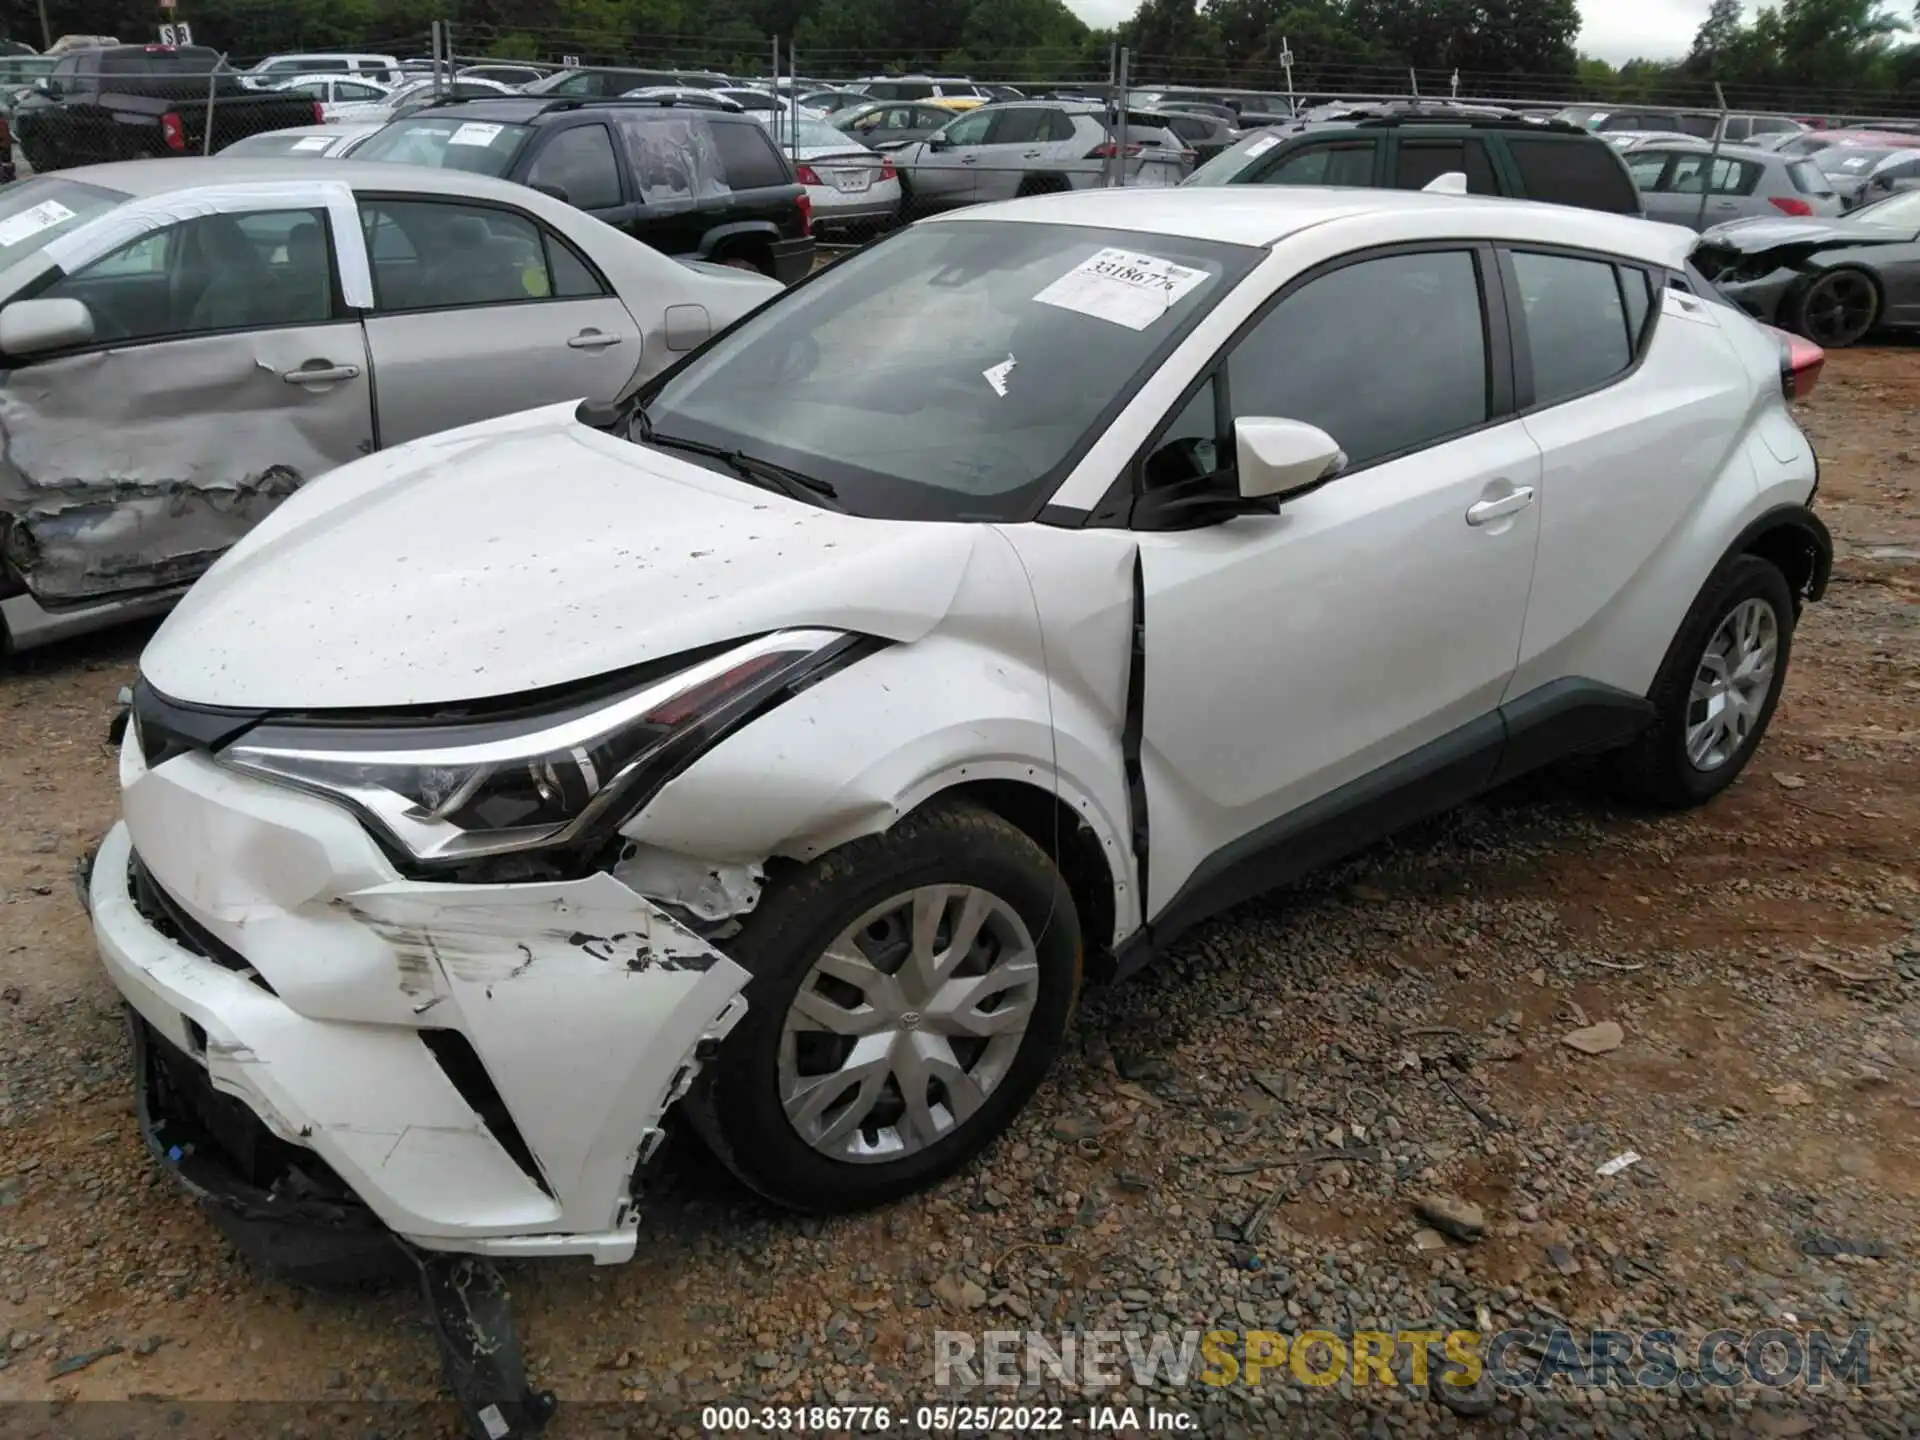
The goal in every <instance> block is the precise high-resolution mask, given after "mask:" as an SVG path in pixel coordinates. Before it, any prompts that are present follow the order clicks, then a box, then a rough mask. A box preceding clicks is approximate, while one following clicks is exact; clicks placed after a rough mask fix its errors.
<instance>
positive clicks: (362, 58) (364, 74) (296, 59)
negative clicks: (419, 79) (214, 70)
mask: <svg viewBox="0 0 1920 1440" xmlns="http://www.w3.org/2000/svg"><path fill="white" fill-rule="evenodd" d="M401 73H402V72H401V66H400V62H399V61H398V60H397V59H395V58H394V57H393V56H391V55H372V54H365V53H361V52H358V51H346V50H326V51H306V52H302V53H300V54H297V55H269V56H267V57H266V58H265V59H264V60H261V61H259V62H257V63H256V64H254V65H252V66H250V67H249V68H247V69H245V70H242V71H241V72H240V83H241V84H242V85H244V86H246V87H247V89H249V90H273V89H277V88H278V87H279V86H280V85H281V84H283V83H285V82H286V81H288V80H291V79H292V78H293V77H294V76H296V75H351V76H353V77H354V78H355V79H359V80H375V81H378V82H380V83H381V84H383V85H391V84H393V83H395V82H397V81H398V80H399V78H400V75H401Z"/></svg>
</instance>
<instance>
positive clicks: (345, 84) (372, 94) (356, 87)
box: [333, 80, 382, 100]
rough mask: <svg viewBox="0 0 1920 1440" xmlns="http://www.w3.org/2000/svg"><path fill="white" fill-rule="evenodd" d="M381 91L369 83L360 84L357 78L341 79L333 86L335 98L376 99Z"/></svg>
mask: <svg viewBox="0 0 1920 1440" xmlns="http://www.w3.org/2000/svg"><path fill="white" fill-rule="evenodd" d="M381 93H382V92H381V91H378V90H376V89H374V88H373V86H371V85H362V84H360V82H359V81H357V80H342V81H340V82H339V83H338V84H336V85H335V86H334V87H333V98H334V99H336V100H378V99H379V98H380V96H381Z"/></svg>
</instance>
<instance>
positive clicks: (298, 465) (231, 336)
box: [0, 186, 374, 604]
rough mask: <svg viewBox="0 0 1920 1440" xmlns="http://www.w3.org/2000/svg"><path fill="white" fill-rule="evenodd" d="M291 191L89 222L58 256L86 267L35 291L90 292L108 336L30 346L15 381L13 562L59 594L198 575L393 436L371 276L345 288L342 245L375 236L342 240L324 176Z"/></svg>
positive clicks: (2, 494)
mask: <svg viewBox="0 0 1920 1440" xmlns="http://www.w3.org/2000/svg"><path fill="white" fill-rule="evenodd" d="M281 189H282V190H283V191H284V192H286V193H287V194H288V196H289V197H290V203H289V202H287V201H283V202H268V201H263V202H261V207H260V208H257V209H245V208H229V209H226V210H221V209H214V210H213V211H212V213H201V214H198V215H196V216H195V217H194V218H191V219H186V220H177V219H174V218H173V217H172V216H171V215H168V214H166V213H164V211H162V210H159V209H157V208H156V209H154V210H149V211H148V212H147V214H146V217H145V223H146V225H147V227H148V228H146V229H145V230H144V232H141V233H131V234H130V233H129V232H130V231H132V230H133V225H134V224H136V223H140V222H139V218H138V217H132V216H130V217H129V220H131V222H132V223H129V220H122V219H120V218H118V217H116V218H115V219H114V221H113V224H114V225H115V227H116V228H115V229H114V230H113V231H112V233H110V234H108V235H107V236H106V237H105V239H104V243H103V244H102V245H101V246H98V247H95V246H94V240H95V237H93V236H90V235H88V234H87V233H85V232H83V231H76V232H74V234H73V235H72V236H71V237H68V238H69V239H70V240H71V241H72V242H73V245H74V249H73V250H72V251H71V252H70V253H64V254H63V255H62V256H60V257H56V258H57V259H58V260H59V263H60V264H61V265H62V268H63V269H65V270H66V272H67V273H66V274H65V275H63V276H62V277H61V278H60V279H59V280H57V281H56V282H55V283H54V284H53V285H51V286H49V287H47V288H46V289H43V290H41V291H40V292H39V294H38V295H36V296H35V297H34V301H41V300H50V299H52V300H77V301H79V302H80V303H81V304H83V305H85V306H86V307H87V310H88V313H89V314H90V315H91V317H92V325H93V335H92V339H91V340H89V341H87V342H86V343H84V344H78V345H74V346H71V347H69V348H66V349H63V350H57V351H52V352H49V353H46V354H42V355H37V356H33V357H16V358H15V359H14V361H13V362H12V364H11V366H10V368H9V369H8V370H7V371H6V373H5V376H4V380H3V381H0V423H3V425H4V432H5V435H6V439H7V446H6V453H5V457H4V460H0V510H4V512H5V513H6V514H7V515H8V516H9V517H10V518H11V519H12V521H13V522H14V525H15V526H16V527H17V529H16V531H15V538H14V539H13V541H12V542H11V543H10V545H9V555H8V558H9V560H10V562H11V568H12V569H13V570H14V571H15V572H16V574H17V575H18V577H19V578H20V580H21V581H22V582H23V583H24V584H25V585H26V587H27V589H28V590H29V591H30V592H31V593H32V594H33V596H34V598H35V599H36V600H38V601H40V602H41V603H43V604H63V603H65V604H72V603H81V602H103V601H109V600H112V599H115V598H118V597H121V596H126V595H130V594H135V593H138V592H141V591H153V590H160V589H165V588H168V587H171V586H175V585H179V584H182V583H185V582H186V581H189V580H192V579H193V578H194V577H195V576H197V575H198V574H199V573H200V572H201V571H203V570H204V569H206V568H207V566H208V565H210V564H212V562H213V561H214V560H215V559H216V558H218V556H219V555H220V553H221V552H222V551H223V550H225V549H226V548H227V547H228V546H229V545H231V544H232V543H233V542H234V541H235V540H237V539H239V538H240V537H241V536H242V535H244V534H245V533H246V532H247V531H248V530H249V529H251V528H252V527H253V525H254V524H256V523H257V522H258V521H259V520H260V519H261V518H263V517H264V516H265V515H266V514H267V513H268V512H269V511H271V510H272V509H273V508H274V506H276V505H277V504H278V503H279V502H280V501H281V500H282V499H284V498H285V497H286V496H287V495H290V494H291V493H292V492H293V491H294V490H295V489H297V488H298V487H299V486H300V485H301V484H303V483H304V482H305V481H307V480H310V479H312V478H313V477H314V476H316V475H319V474H322V473H323V472H325V471H327V470H331V469H332V468H334V467H335V466H336V465H340V464H344V463H345V462H347V461H349V460H354V459H357V458H358V457H360V456H361V455H364V454H367V453H368V452H369V451H371V450H372V449H373V447H374V434H373V410H372V403H371V392H370V387H369V379H368V364H367V354H366V349H365V342H364V339H363V337H362V334H361V330H360V323H359V320H358V318H357V316H355V315H354V314H353V313H352V311H351V310H350V309H349V308H348V303H350V301H351V298H352V297H353V296H354V295H356V294H359V293H360V292H361V290H362V288H363V284H364V275H361V276H360V279H361V281H362V285H359V286H356V285H345V286H343V285H342V284H341V283H340V278H339V277H338V276H337V275H336V273H335V268H334V267H335V261H334V260H333V258H332V256H334V255H336V254H339V253H341V252H342V251H343V250H344V249H352V250H353V252H354V254H355V255H356V256H357V253H358V251H357V245H353V246H346V245H343V244H342V243H341V239H340V236H339V233H338V231H337V230H336V231H335V234H334V243H333V244H332V245H331V246H330V245H329V244H328V229H329V227H330V224H331V217H330V216H329V212H328V207H327V205H326V203H325V202H324V201H321V203H315V204H303V203H300V199H301V198H302V197H304V198H308V199H312V198H315V197H316V196H317V195H318V194H319V193H320V192H319V191H317V190H315V189H313V188H311V187H308V188H306V189H304V190H303V189H302V187H294V186H284V187H281ZM166 198H167V199H169V200H177V198H178V197H176V196H168V197H166ZM222 203H227V204H229V205H231V204H232V203H233V200H232V197H225V199H224V200H208V201H206V202H205V204H206V205H208V206H209V207H211V206H214V205H218V204H222ZM199 204H200V202H199V200H198V197H196V198H195V207H196V208H198V207H199ZM175 213H177V207H176V211H175ZM357 238H358V237H357V236H352V237H349V239H350V240H353V241H357ZM116 242H117V243H116ZM90 247H92V248H90ZM107 247H110V248H107ZM47 253H48V254H49V256H53V247H52V246H49V247H48V251H47ZM34 301H25V302H16V303H34Z"/></svg>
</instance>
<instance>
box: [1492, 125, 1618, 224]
mask: <svg viewBox="0 0 1920 1440" xmlns="http://www.w3.org/2000/svg"><path fill="white" fill-rule="evenodd" d="M1504 138H1505V143H1506V147H1507V153H1508V154H1509V155H1511V156H1512V157H1513V163H1514V165H1515V167H1516V168H1517V169H1518V170H1519V171H1520V184H1521V186H1522V187H1523V192H1524V194H1525V197H1526V198H1527V199H1529V200H1544V201H1546V202H1548V203H1549V204H1552V205H1578V206H1580V207H1581V208H1583V209H1587V210H1604V211H1606V212H1608V213H1609V214H1613V215H1638V214H1639V213H1640V192H1639V191H1638V190H1636V189H1634V186H1633V180H1632V178H1631V177H1630V176H1629V175H1628V174H1627V172H1626V167H1625V166H1623V165H1622V164H1621V163H1620V157H1619V156H1618V155H1616V154H1615V153H1614V151H1613V147H1612V146H1610V145H1608V144H1607V143H1606V142H1605V141H1602V140H1585V139H1580V138H1577V137H1572V136H1569V137H1565V138H1558V139H1551V140H1550V139H1546V138H1544V137H1542V138H1534V137H1531V136H1524V135H1509V136H1506V137H1504Z"/></svg>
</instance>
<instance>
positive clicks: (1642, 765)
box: [1615, 555, 1795, 808]
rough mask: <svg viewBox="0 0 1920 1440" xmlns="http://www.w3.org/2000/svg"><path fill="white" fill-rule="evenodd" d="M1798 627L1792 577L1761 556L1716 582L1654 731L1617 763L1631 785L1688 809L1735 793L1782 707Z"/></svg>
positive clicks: (1681, 645) (1665, 689) (1669, 665)
mask: <svg viewBox="0 0 1920 1440" xmlns="http://www.w3.org/2000/svg"><path fill="white" fill-rule="evenodd" d="M1794 619H1795V610H1794V603H1793V591H1792V590H1791V589H1790V588H1789V587H1788V585H1787V580H1786V577H1785V576H1784V575H1782V574H1781V573H1780V571H1779V568H1778V567H1777V566H1775V565H1773V564H1772V563H1771V562H1769V561H1766V560H1762V559H1760V558H1759V557H1758V556H1755V555H1742V556H1740V557H1739V558H1737V559H1736V560H1734V561H1733V562H1732V563H1731V564H1730V565H1728V566H1726V567H1725V568H1724V569H1723V570H1722V571H1721V572H1720V573H1719V574H1718V575H1717V576H1716V577H1715V578H1714V579H1713V580H1712V581H1711V582H1709V584H1708V586H1707V588H1706V589H1705V590H1704V591H1703V592H1702V593H1701V595H1700V597H1699V599H1697V600H1696V601H1694V605H1693V609H1692V610H1690V611H1689V612H1688V613H1687V618H1686V619H1685V620H1684V621H1683V622H1682V623H1681V626H1680V633H1679V634H1678V635H1677V636H1676V637H1675V638H1674V642H1673V646H1672V648H1671V649H1670V650H1669V651H1668V652H1667V658H1666V661H1665V663H1663V664H1662V665H1661V667H1660V673H1659V675H1658V677H1656V679H1655V680H1654V685H1653V692H1652V694H1651V695H1650V696H1649V697H1648V698H1649V699H1650V700H1652V702H1653V706H1654V712H1655V718H1654V722H1653V724H1652V725H1650V726H1649V727H1648V728H1647V729H1646V730H1645V731H1644V732H1643V733H1642V734H1641V735H1640V736H1639V738H1638V739H1636V740H1635V741H1634V742H1633V744H1631V745H1630V746H1628V747H1627V748H1626V749H1625V750H1622V751H1620V752H1619V753H1618V755H1617V756H1616V757H1615V778H1616V779H1617V780H1618V781H1619V782H1620V784H1621V787H1622V788H1623V789H1624V790H1626V791H1627V792H1628V793H1629V794H1630V795H1632V796H1634V797H1635V798H1638V799H1643V800H1650V801H1652V802H1654V803H1655V804H1660V805H1668V806H1673V807H1676V808H1678V807H1685V806H1691V805H1700V804H1704V803H1705V802H1706V801H1708V800H1710V799H1712V798H1713V797H1714V796H1715V795H1718V794H1719V793H1720V792H1721V791H1722V790H1724V789H1726V788H1727V786H1729V785H1731V784H1732V783H1733V782H1734V780H1735V779H1736V778H1737V777H1738V776H1739V774H1740V772H1741V771H1742V770H1744V769H1745V768H1746V765H1747V762H1748V761H1749V760H1751V759H1752V758H1753V752H1754V751H1755V750H1757V749H1758V748H1759V746H1760V739H1761V737H1762V736H1763V735H1765V734H1766V732H1767V725H1768V723H1769V722H1771V721H1772V719H1773V711H1774V707H1775V706H1776V705H1777V704H1779V701H1780V689H1781V687H1782V686H1783V685H1784V684H1785V683H1786V678H1787V661H1788V658H1789V657H1790V656H1791V654H1792V652H1793V626H1794Z"/></svg>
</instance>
